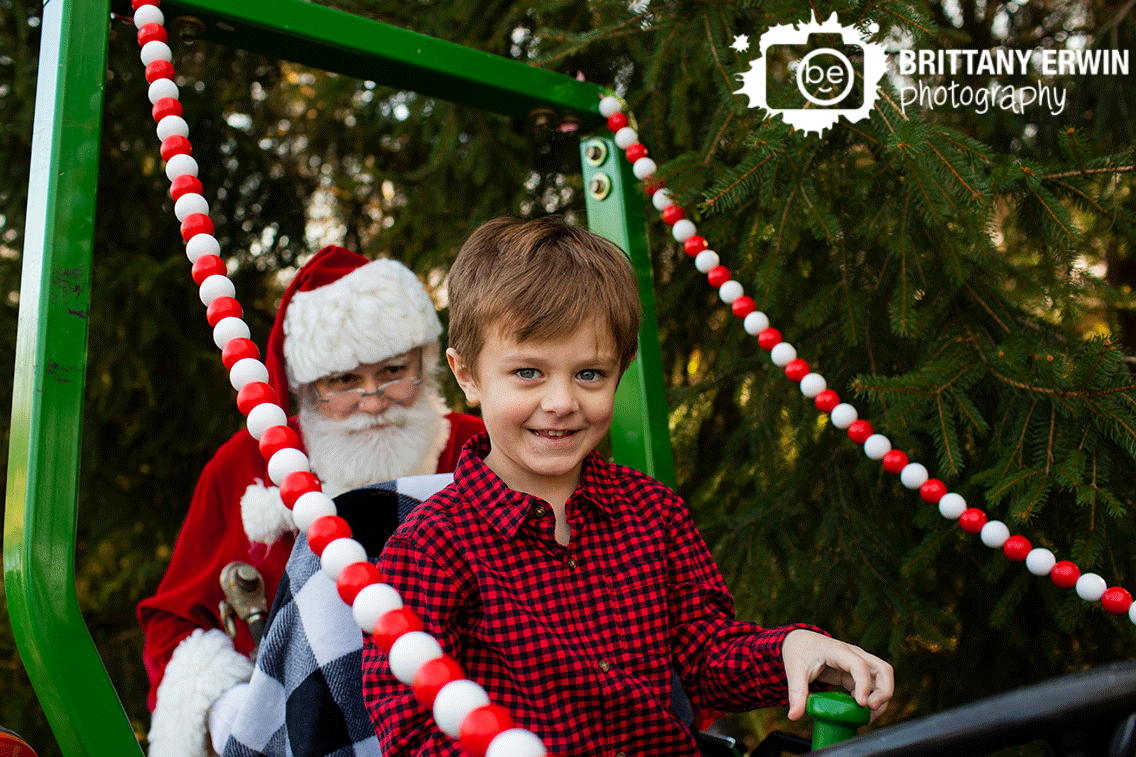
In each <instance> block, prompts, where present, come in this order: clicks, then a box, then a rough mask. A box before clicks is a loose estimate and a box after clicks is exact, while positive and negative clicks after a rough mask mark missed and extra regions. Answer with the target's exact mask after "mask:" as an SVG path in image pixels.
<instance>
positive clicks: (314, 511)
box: [254, 406, 394, 633]
mask: <svg viewBox="0 0 1136 757" xmlns="http://www.w3.org/2000/svg"><path fill="white" fill-rule="evenodd" d="M258 407H259V406H258ZM254 409H255V408H254ZM335 514H336V511H335V502H333V501H332V499H331V497H329V496H327V494H326V493H325V492H322V491H314V492H304V493H303V494H301V495H300V496H299V497H297V498H296V503H295V504H294V505H292V522H293V523H295V524H296V528H298V529H300V530H301V531H303V532H304V533H305V534H306V533H307V532H308V529H309V528H311V527H312V524H313V523H315V522H316V521H317V520H319V519H320V518H322V517H323V516H325V515H335ZM391 591H394V590H393V589H392V590H391ZM371 625H372V626H373V625H374V623H372V624H371ZM366 631H367V632H368V633H370V631H371V629H370V628H367V629H366Z"/></svg>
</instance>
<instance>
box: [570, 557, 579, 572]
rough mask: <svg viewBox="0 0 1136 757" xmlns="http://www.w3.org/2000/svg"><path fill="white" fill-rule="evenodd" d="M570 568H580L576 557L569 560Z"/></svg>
mask: <svg viewBox="0 0 1136 757" xmlns="http://www.w3.org/2000/svg"><path fill="white" fill-rule="evenodd" d="M568 567H569V568H571V569H572V570H575V569H576V568H578V567H580V563H578V562H576V558H575V557H569V558H568Z"/></svg>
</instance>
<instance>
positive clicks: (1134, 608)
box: [485, 602, 1136, 757]
mask: <svg viewBox="0 0 1136 757" xmlns="http://www.w3.org/2000/svg"><path fill="white" fill-rule="evenodd" d="M1128 619H1129V620H1131V621H1132V622H1133V623H1136V602H1133V603H1132V605H1131V606H1130V607H1129V608H1128ZM485 757H489V752H486V753H485Z"/></svg>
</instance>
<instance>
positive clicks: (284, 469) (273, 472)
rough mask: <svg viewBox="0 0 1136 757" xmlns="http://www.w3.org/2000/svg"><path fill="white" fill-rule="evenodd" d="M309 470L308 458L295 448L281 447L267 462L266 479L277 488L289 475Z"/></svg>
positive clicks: (310, 467)
mask: <svg viewBox="0 0 1136 757" xmlns="http://www.w3.org/2000/svg"><path fill="white" fill-rule="evenodd" d="M311 469H312V466H311V463H309V462H308V456H307V455H305V454H304V453H303V452H301V451H300V450H298V449H296V448H295V447H282V448H280V449H278V450H276V451H275V452H273V453H272V457H271V458H270V459H269V460H268V478H269V479H271V480H272V483H274V484H276V485H277V486H280V484H281V483H283V481H284V479H285V478H287V477H288V474H289V473H295V472H296V471H310V470H311Z"/></svg>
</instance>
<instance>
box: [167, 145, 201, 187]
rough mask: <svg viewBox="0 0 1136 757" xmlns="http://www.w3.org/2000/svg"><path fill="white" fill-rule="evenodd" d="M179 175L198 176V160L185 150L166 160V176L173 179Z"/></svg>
mask: <svg viewBox="0 0 1136 757" xmlns="http://www.w3.org/2000/svg"><path fill="white" fill-rule="evenodd" d="M179 176H197V161H196V160H194V159H193V157H192V156H190V155H186V154H185V153H183V152H179V153H178V154H177V155H171V156H170V159H169V160H168V161H166V177H167V178H168V179H169V180H170V181H173V180H174V179H176V178H177V177H179Z"/></svg>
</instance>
